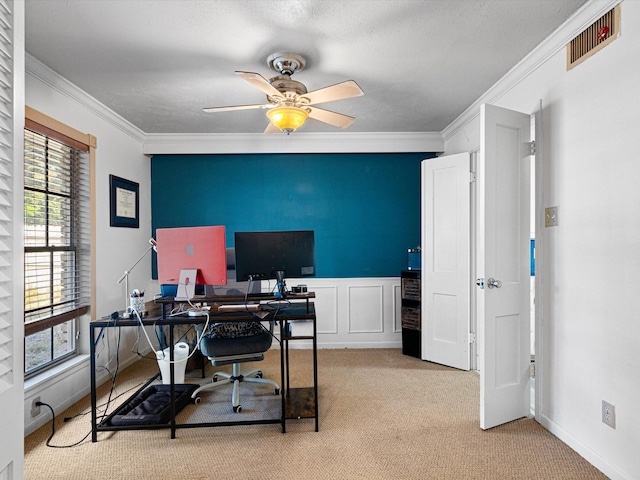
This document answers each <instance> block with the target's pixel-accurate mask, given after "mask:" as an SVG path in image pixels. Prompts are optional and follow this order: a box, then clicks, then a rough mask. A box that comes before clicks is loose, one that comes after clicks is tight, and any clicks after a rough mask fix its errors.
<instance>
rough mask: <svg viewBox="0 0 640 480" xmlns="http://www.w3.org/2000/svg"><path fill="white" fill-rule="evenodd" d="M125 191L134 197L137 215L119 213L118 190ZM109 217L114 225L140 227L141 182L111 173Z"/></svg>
mask: <svg viewBox="0 0 640 480" xmlns="http://www.w3.org/2000/svg"><path fill="white" fill-rule="evenodd" d="M119 191H125V192H127V193H128V194H130V195H131V196H133V197H134V202H135V216H133V217H130V216H119V215H118V192H119ZM109 213H110V215H109V218H110V225H111V226H112V227H129V228H139V227H140V184H138V183H136V182H132V181H130V180H126V179H124V178H121V177H117V176H115V175H109Z"/></svg>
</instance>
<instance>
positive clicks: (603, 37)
mask: <svg viewBox="0 0 640 480" xmlns="http://www.w3.org/2000/svg"><path fill="white" fill-rule="evenodd" d="M619 36H620V4H618V5H616V6H615V7H614V8H613V9H611V10H609V11H608V12H607V13H605V14H604V15H603V16H602V17H600V18H599V19H598V20H596V21H595V22H594V23H593V24H592V25H591V26H589V27H587V28H586V29H585V30H584V31H583V32H582V33H581V34H580V35H578V36H577V37H576V38H574V39H573V40H571V42H569V43H568V44H567V70H571V69H572V68H573V67H575V66H576V65H579V64H580V63H582V62H584V61H585V60H586V59H587V58H589V57H590V56H592V55H594V54H595V53H596V52H599V51H600V50H602V49H603V48H604V47H606V46H607V45H609V44H610V43H611V42H613V41H614V40H615V39H616V38H618V37H619Z"/></svg>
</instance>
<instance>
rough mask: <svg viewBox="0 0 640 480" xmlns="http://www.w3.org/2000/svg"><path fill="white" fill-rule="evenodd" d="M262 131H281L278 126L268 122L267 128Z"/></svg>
mask: <svg viewBox="0 0 640 480" xmlns="http://www.w3.org/2000/svg"><path fill="white" fill-rule="evenodd" d="M264 133H282V132H281V131H280V129H279V128H278V127H276V126H275V125H274V124H273V123H271V122H269V124H268V125H267V128H265V129H264Z"/></svg>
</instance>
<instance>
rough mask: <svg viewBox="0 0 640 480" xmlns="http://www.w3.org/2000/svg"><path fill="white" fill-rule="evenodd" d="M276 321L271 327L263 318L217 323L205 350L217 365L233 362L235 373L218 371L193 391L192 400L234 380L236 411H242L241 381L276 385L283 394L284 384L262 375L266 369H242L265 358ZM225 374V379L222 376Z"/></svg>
mask: <svg viewBox="0 0 640 480" xmlns="http://www.w3.org/2000/svg"><path fill="white" fill-rule="evenodd" d="M273 324H274V322H269V326H270V328H269V330H267V329H266V328H265V327H264V326H263V325H262V324H261V323H260V322H257V321H249V322H224V323H217V324H215V325H213V326H212V327H211V329H210V331H209V333H207V334H205V335H204V336H203V337H202V340H201V341H200V350H201V351H202V354H203V355H205V356H206V357H208V358H209V360H210V361H211V364H212V365H213V366H214V367H217V366H220V365H229V364H231V365H232V373H231V374H229V373H226V372H216V373H214V374H213V378H212V382H211V383H208V384H206V385H202V386H201V387H199V388H198V389H197V390H195V391H194V392H193V394H192V395H191V398H192V400H193V401H194V402H195V403H196V404H197V403H200V396H199V393H200V392H202V391H204V390H211V389H214V388H217V387H219V386H221V385H227V384H229V383H233V393H232V396H231V404H232V406H233V411H234V412H236V413H240V412H241V411H242V406H241V405H240V382H250V383H266V384H270V385H273V387H274V389H275V392H274V393H275V394H276V395H279V394H280V386H279V385H278V384H277V383H276V382H274V381H273V380H270V379H268V378H262V370H260V369H258V368H254V369H251V370H248V371H246V372H240V363H244V362H257V361H261V360H264V354H265V352H266V351H267V350H269V348H270V347H271V340H272V338H273ZM218 377H223V380H218Z"/></svg>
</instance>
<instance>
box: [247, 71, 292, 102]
mask: <svg viewBox="0 0 640 480" xmlns="http://www.w3.org/2000/svg"><path fill="white" fill-rule="evenodd" d="M236 73H237V74H238V75H240V76H241V77H242V78H244V79H245V80H246V81H247V82H249V83H250V84H251V85H253V86H254V87H256V88H259V89H260V90H262V91H263V92H264V93H266V94H267V95H269V96H270V97H281V96H282V93H280V92H279V91H278V90H277V89H276V87H274V86H273V85H271V83H269V80H267V79H266V78H264V77H263V76H262V75H260V74H259V73H254V72H240V71H236Z"/></svg>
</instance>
